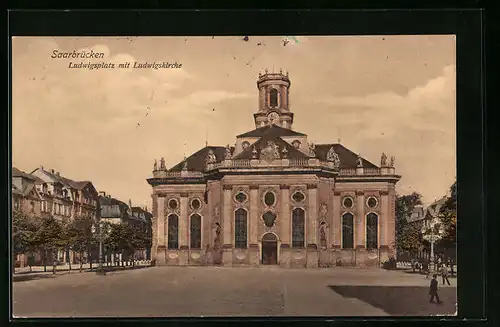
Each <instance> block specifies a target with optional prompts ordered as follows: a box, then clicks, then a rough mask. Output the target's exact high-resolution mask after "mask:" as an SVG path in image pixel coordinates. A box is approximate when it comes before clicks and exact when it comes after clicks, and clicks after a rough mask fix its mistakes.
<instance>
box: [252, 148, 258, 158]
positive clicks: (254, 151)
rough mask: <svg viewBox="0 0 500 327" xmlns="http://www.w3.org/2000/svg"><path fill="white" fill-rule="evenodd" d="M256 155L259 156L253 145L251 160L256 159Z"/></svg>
mask: <svg viewBox="0 0 500 327" xmlns="http://www.w3.org/2000/svg"><path fill="white" fill-rule="evenodd" d="M258 154H259V153H258V152H257V150H256V149H255V145H254V147H253V150H252V159H257V155H258Z"/></svg>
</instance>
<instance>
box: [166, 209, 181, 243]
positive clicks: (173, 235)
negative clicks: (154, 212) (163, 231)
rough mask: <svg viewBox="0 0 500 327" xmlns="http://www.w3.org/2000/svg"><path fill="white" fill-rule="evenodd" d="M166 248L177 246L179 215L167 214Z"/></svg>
mask: <svg viewBox="0 0 500 327" xmlns="http://www.w3.org/2000/svg"><path fill="white" fill-rule="evenodd" d="M168 248H169V249H177V248H179V217H177V215H170V216H168Z"/></svg>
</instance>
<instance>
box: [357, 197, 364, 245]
mask: <svg viewBox="0 0 500 327" xmlns="http://www.w3.org/2000/svg"><path fill="white" fill-rule="evenodd" d="M356 236H357V237H356V239H357V242H356V247H357V248H364V247H365V194H364V192H363V191H356Z"/></svg>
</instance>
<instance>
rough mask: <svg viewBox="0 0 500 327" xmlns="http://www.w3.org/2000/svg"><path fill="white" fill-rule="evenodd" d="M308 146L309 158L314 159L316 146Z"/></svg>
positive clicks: (311, 144) (310, 144) (309, 144)
mask: <svg viewBox="0 0 500 327" xmlns="http://www.w3.org/2000/svg"><path fill="white" fill-rule="evenodd" d="M307 145H308V146H309V157H313V158H314V157H316V152H315V150H316V145H314V143H312V142H311V143H308V144H307Z"/></svg>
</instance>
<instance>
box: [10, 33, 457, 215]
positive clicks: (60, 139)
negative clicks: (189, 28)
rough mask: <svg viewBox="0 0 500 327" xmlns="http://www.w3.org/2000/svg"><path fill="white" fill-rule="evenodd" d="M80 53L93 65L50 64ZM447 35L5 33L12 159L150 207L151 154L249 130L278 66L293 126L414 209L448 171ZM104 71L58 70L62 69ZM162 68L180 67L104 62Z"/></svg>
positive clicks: (452, 109) (436, 193)
mask: <svg viewBox="0 0 500 327" xmlns="http://www.w3.org/2000/svg"><path fill="white" fill-rule="evenodd" d="M54 50H57V51H58V52H59V53H63V52H73V51H74V50H75V51H77V52H78V51H80V50H86V51H91V50H93V51H94V52H99V53H104V58H102V59H83V60H82V59H71V58H52V56H53V53H54ZM455 57H456V56H455V36H453V35H425V36H424V35H422V36H397V35H394V36H299V37H290V36H289V37H287V36H271V37H270V36H262V37H259V36H250V37H249V38H248V40H246V41H245V40H244V39H243V38H242V37H239V36H234V37H231V36H225V37H211V36H208V37H207V36H205V37H54V38H48V37H15V38H13V40H12V117H11V118H12V164H13V166H14V167H16V168H18V169H21V170H23V171H26V172H28V173H29V172H31V171H33V170H34V169H36V168H37V167H40V166H43V167H44V168H45V169H54V170H55V171H59V172H60V174H61V175H62V176H65V177H68V178H71V179H74V180H90V181H92V182H93V184H94V185H95V187H96V189H97V190H98V191H104V192H106V193H107V194H110V195H111V196H113V197H116V198H118V199H120V200H122V201H124V202H128V200H129V199H131V200H132V204H133V205H134V206H136V205H137V206H148V208H151V193H152V189H151V186H150V185H149V184H148V183H147V182H146V179H147V178H149V177H151V176H152V168H153V162H154V159H158V160H159V159H160V158H161V157H165V160H166V165H167V167H172V166H174V165H175V164H177V163H178V162H180V161H181V160H182V159H183V157H184V155H189V154H191V153H193V152H195V151H197V150H199V149H200V148H202V147H204V146H205V142H206V141H208V143H209V145H218V146H223V145H226V144H228V143H229V144H234V143H235V140H236V135H238V134H241V133H244V132H246V131H249V130H252V129H254V128H255V125H254V120H253V116H252V114H253V113H254V112H256V111H257V108H258V90H257V86H256V82H257V78H258V74H259V72H263V71H264V69H266V68H267V69H268V70H269V71H273V70H274V71H276V72H278V71H279V69H283V71H287V72H288V73H289V78H290V80H291V87H290V109H291V111H292V112H293V113H294V115H295V117H294V124H293V129H294V130H296V131H299V132H303V133H305V134H308V139H309V140H310V141H313V142H314V143H316V144H320V143H336V142H337V140H338V139H339V138H340V140H341V143H342V144H343V145H344V146H346V147H347V148H349V149H350V150H352V151H354V152H356V153H360V154H361V156H363V157H364V158H366V159H368V160H369V161H371V162H373V163H375V164H377V165H378V164H380V155H381V153H382V152H386V153H387V155H388V156H389V157H390V156H395V158H396V160H395V166H396V172H397V173H398V174H400V175H402V178H401V180H400V181H399V182H398V184H397V185H396V190H397V191H398V193H399V194H408V193H411V192H413V191H416V192H419V193H421V194H422V195H423V199H424V202H425V203H429V202H432V201H434V199H436V198H440V197H442V196H444V195H445V194H446V193H447V192H448V190H449V187H450V186H451V184H452V183H453V181H454V180H455V177H456V129H455V126H456V124H455V118H456V101H455V98H456V96H455V90H456V82H455V81H456V79H455V75H456V74H455V63H456V61H455ZM89 61H90V62H92V63H102V62H104V63H114V64H115V65H116V66H115V69H98V70H96V69H93V70H89V69H85V68H69V66H70V62H72V63H73V64H74V63H80V62H85V63H87V62H89ZM154 61H156V62H168V63H175V62H177V63H178V64H181V65H182V67H181V68H164V69H158V70H154V69H147V68H135V69H134V68H117V67H118V64H119V63H125V62H131V67H132V66H133V63H134V62H138V63H144V62H149V63H151V62H154Z"/></svg>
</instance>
